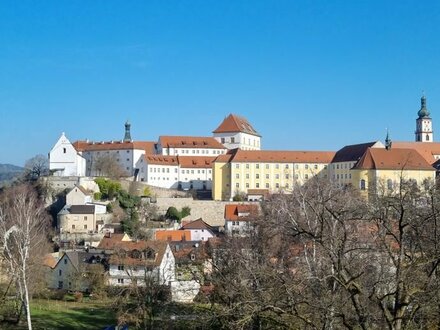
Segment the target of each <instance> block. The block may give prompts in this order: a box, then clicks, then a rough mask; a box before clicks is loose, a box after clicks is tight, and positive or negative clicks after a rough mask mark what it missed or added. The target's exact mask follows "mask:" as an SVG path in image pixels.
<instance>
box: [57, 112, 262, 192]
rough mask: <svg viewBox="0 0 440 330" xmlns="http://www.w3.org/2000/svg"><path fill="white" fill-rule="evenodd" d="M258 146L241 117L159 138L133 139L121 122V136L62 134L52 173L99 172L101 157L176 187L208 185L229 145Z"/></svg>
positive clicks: (153, 181)
mask: <svg viewBox="0 0 440 330" xmlns="http://www.w3.org/2000/svg"><path fill="white" fill-rule="evenodd" d="M236 148H239V149H243V150H260V148H261V136H260V135H259V134H258V132H257V131H256V130H255V129H254V128H253V127H252V125H251V124H250V123H249V122H248V121H247V120H246V119H245V118H243V117H240V116H237V115H234V114H230V115H229V116H227V117H226V118H225V119H224V120H223V121H222V123H221V124H220V125H219V126H218V127H217V128H216V129H215V130H214V131H213V136H212V137H209V136H206V137H203V136H202V137H200V136H197V137H194V136H160V137H159V138H158V141H134V140H133V139H132V138H131V125H130V123H129V122H127V123H126V124H125V135H124V138H123V139H122V140H114V141H101V142H97V141H89V140H85V141H76V142H73V143H71V142H70V141H69V139H68V138H67V137H66V135H65V134H64V133H62V134H61V137H60V138H59V139H58V141H57V143H55V145H54V147H53V148H52V150H51V151H50V152H49V164H50V165H49V166H50V170H51V172H52V173H53V175H54V176H100V175H101V174H102V173H100V168H99V167H98V166H97V164H99V163H100V162H102V161H103V160H104V161H105V160H109V161H110V160H111V161H113V162H116V163H117V164H118V165H119V167H120V169H121V170H122V171H124V172H125V173H126V174H127V176H128V177H133V179H134V180H135V181H142V182H145V183H148V184H150V185H153V186H157V187H162V188H174V189H185V190H186V189H206V190H210V189H211V187H212V162H213V161H214V159H215V158H216V157H217V156H219V155H222V154H225V153H226V152H227V151H228V150H229V149H236Z"/></svg>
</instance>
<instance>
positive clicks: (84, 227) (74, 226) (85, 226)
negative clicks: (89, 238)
mask: <svg viewBox="0 0 440 330" xmlns="http://www.w3.org/2000/svg"><path fill="white" fill-rule="evenodd" d="M72 229H76V225H72ZM83 229H87V225H84V226H83Z"/></svg>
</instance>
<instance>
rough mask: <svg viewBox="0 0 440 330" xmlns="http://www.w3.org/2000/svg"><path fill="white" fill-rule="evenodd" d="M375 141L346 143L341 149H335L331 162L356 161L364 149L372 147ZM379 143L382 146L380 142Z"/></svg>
mask: <svg viewBox="0 0 440 330" xmlns="http://www.w3.org/2000/svg"><path fill="white" fill-rule="evenodd" d="M377 143H378V141H374V142H367V143H361V144H351V145H347V146H345V147H343V148H342V149H339V150H338V151H336V154H335V157H334V158H333V160H332V163H338V162H357V161H358V160H359V159H360V158H361V157H362V156H363V154H364V153H365V151H367V149H368V148H371V147H373V146H374V145H375V144H377ZM380 145H381V146H382V147H383V145H382V144H380Z"/></svg>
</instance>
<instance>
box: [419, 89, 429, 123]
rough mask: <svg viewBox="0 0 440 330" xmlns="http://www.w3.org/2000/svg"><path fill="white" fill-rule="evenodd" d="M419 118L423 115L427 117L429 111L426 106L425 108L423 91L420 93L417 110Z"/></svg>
mask: <svg viewBox="0 0 440 330" xmlns="http://www.w3.org/2000/svg"><path fill="white" fill-rule="evenodd" d="M417 114H418V116H419V118H423V117H429V111H428V108H426V96H425V93H423V94H422V97H421V99H420V110H419V112H417Z"/></svg>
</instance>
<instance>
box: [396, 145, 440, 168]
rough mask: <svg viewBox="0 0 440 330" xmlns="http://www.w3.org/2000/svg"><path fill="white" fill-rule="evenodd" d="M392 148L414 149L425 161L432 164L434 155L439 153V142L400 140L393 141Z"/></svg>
mask: <svg viewBox="0 0 440 330" xmlns="http://www.w3.org/2000/svg"><path fill="white" fill-rule="evenodd" d="M392 148H395V149H402V148H403V149H414V150H416V151H417V152H418V153H419V154H420V155H422V157H423V158H425V159H426V161H427V162H428V163H430V164H433V163H434V162H435V161H436V159H435V157H434V155H440V143H439V142H401V141H393V144H392Z"/></svg>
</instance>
